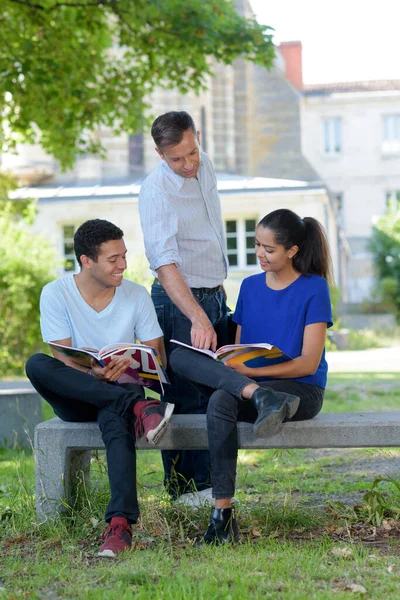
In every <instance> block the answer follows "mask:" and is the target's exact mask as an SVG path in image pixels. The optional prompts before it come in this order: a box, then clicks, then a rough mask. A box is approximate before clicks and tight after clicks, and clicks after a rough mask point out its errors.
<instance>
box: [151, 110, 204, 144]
mask: <svg viewBox="0 0 400 600" xmlns="http://www.w3.org/2000/svg"><path fill="white" fill-rule="evenodd" d="M188 130H191V131H193V133H194V134H195V135H196V126H195V124H194V121H193V119H192V117H191V116H190V115H189V113H187V112H185V111H184V110H181V111H179V112H178V111H175V110H172V111H170V112H167V113H165V114H163V115H160V116H159V117H157V119H156V120H155V121H154V123H153V125H152V127H151V135H152V138H153V140H154V143H155V145H156V146H157V148H158V149H159V150H161V151H162V149H163V148H166V147H167V146H176V145H177V144H180V143H181V141H182V138H183V134H184V133H185V131H188Z"/></svg>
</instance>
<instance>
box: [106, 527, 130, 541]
mask: <svg viewBox="0 0 400 600" xmlns="http://www.w3.org/2000/svg"><path fill="white" fill-rule="evenodd" d="M124 531H127V532H128V533H129V535H132V527H131V526H130V525H129V524H127V525H125V524H123V523H113V524H111V523H110V524H109V526H108V527H107V529H106V530H105V531H104V532H103V533H102V536H101V537H102V538H103V540H105V539H107V538H108V536H109V535H110V534H111V535H115V536H116V537H121V535H122V534H123V532H124Z"/></svg>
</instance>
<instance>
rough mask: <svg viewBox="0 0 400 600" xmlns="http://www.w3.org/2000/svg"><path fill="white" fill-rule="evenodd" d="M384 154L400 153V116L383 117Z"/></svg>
mask: <svg viewBox="0 0 400 600" xmlns="http://www.w3.org/2000/svg"><path fill="white" fill-rule="evenodd" d="M382 150H383V152H400V115H385V116H384V117H383V143H382Z"/></svg>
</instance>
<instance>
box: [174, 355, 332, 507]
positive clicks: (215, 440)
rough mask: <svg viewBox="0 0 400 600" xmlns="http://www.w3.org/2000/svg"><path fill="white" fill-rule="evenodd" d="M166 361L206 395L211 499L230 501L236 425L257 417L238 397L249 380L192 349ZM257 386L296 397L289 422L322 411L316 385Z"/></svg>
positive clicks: (278, 383)
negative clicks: (294, 412)
mask: <svg viewBox="0 0 400 600" xmlns="http://www.w3.org/2000/svg"><path fill="white" fill-rule="evenodd" d="M170 361H171V366H172V368H173V369H174V370H175V371H176V373H178V374H179V375H181V376H183V377H186V378H188V379H190V381H192V382H193V383H194V384H196V385H198V386H200V389H201V390H202V391H203V393H204V394H207V393H208V396H209V404H208V410H207V430H208V445H209V448H210V455H211V468H212V487H213V496H214V498H232V497H233V495H234V493H235V480H236V466H237V456H238V433H237V422H238V421H245V422H246V423H254V422H255V420H256V418H257V411H256V410H255V408H254V407H253V406H252V404H251V403H250V402H249V401H248V400H243V399H242V397H241V392H242V390H243V389H244V388H245V387H246V386H247V385H248V384H249V383H253V380H251V379H249V378H248V377H245V376H244V375H241V374H240V373H237V372H236V371H234V370H233V369H230V368H229V367H226V366H225V365H223V364H222V363H218V362H216V361H215V360H213V359H212V358H210V357H208V356H206V355H204V354H200V353H199V352H195V351H194V350H188V349H185V348H179V349H177V350H175V351H174V352H173V353H172V356H171V359H170ZM257 383H258V384H259V385H260V386H261V387H263V388H266V389H270V390H273V391H279V392H287V393H288V394H293V395H295V396H298V397H299V398H300V404H299V408H298V410H297V412H296V414H295V415H294V417H292V419H290V420H291V421H305V420H307V419H312V418H313V417H315V416H316V415H317V414H318V413H319V411H320V410H321V408H322V402H323V398H324V390H323V388H320V387H318V386H316V385H310V384H307V383H300V382H298V381H293V380H291V379H274V380H268V381H261V382H257Z"/></svg>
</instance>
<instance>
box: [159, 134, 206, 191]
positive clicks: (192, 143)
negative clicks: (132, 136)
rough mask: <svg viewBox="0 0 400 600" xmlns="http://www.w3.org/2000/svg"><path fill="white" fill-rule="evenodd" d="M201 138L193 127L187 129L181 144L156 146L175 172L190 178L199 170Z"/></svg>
mask: <svg viewBox="0 0 400 600" xmlns="http://www.w3.org/2000/svg"><path fill="white" fill-rule="evenodd" d="M199 139H200V138H199V132H197V135H195V134H194V133H193V131H192V130H191V129H187V130H186V131H185V132H184V134H183V138H182V141H181V142H180V143H179V144H177V145H176V146H166V147H165V148H164V149H163V150H160V149H159V148H156V150H157V152H158V154H159V155H160V156H161V158H162V159H163V160H165V162H166V163H167V165H168V166H169V168H170V169H172V171H173V172H174V173H176V174H177V175H180V176H181V177H185V178H186V179H189V178H191V177H196V176H197V172H198V170H199V166H200V145H199Z"/></svg>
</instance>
